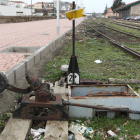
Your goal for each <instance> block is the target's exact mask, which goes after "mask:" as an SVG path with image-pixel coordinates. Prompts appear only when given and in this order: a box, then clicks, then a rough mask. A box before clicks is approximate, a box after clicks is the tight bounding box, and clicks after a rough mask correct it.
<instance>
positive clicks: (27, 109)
mask: <svg viewBox="0 0 140 140" xmlns="http://www.w3.org/2000/svg"><path fill="white" fill-rule="evenodd" d="M26 80H27V82H28V83H29V85H30V86H29V87H27V88H26V89H21V88H17V87H14V86H13V85H10V84H8V82H7V78H6V76H5V75H4V74H2V73H0V93H1V92H3V91H4V90H5V89H8V90H10V91H13V92H16V93H22V94H23V98H22V100H21V103H20V104H18V106H17V108H16V110H15V111H14V113H13V117H14V118H22V119H33V120H63V121H66V120H68V114H67V113H66V112H65V111H64V110H63V104H62V98H61V95H60V94H52V93H51V92H50V85H49V84H47V83H42V82H41V80H39V79H36V78H34V77H30V76H28V75H27V76H26ZM33 97H34V99H32V98H33Z"/></svg>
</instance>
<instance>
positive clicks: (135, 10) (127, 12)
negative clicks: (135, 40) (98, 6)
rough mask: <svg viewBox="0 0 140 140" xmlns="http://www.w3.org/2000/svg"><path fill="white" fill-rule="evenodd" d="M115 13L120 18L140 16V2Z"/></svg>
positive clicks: (116, 10)
mask: <svg viewBox="0 0 140 140" xmlns="http://www.w3.org/2000/svg"><path fill="white" fill-rule="evenodd" d="M114 12H116V13H119V18H126V17H129V16H140V1H135V2H132V3H129V4H126V5H123V6H121V7H118V8H116V9H114Z"/></svg>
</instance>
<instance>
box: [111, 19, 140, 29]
mask: <svg viewBox="0 0 140 140" xmlns="http://www.w3.org/2000/svg"><path fill="white" fill-rule="evenodd" d="M110 22H116V23H122V24H126V25H132V26H136V27H140V24H138V23H132V22H127V21H118V20H112V21H110Z"/></svg>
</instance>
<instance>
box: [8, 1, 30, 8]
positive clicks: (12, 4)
mask: <svg viewBox="0 0 140 140" xmlns="http://www.w3.org/2000/svg"><path fill="white" fill-rule="evenodd" d="M8 6H10V7H16V8H27V3H25V2H23V1H10V2H8Z"/></svg>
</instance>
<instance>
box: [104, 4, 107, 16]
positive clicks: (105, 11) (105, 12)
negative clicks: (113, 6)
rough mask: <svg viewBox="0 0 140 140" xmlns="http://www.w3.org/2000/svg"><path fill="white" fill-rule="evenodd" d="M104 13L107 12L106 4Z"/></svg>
mask: <svg viewBox="0 0 140 140" xmlns="http://www.w3.org/2000/svg"><path fill="white" fill-rule="evenodd" d="M104 14H105V15H106V14H107V5H106V7H105V10H104Z"/></svg>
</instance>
